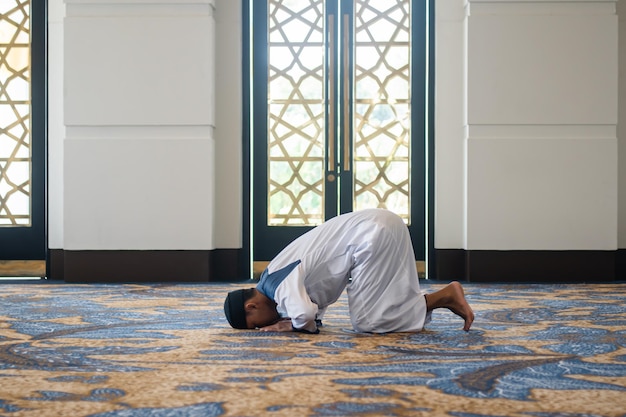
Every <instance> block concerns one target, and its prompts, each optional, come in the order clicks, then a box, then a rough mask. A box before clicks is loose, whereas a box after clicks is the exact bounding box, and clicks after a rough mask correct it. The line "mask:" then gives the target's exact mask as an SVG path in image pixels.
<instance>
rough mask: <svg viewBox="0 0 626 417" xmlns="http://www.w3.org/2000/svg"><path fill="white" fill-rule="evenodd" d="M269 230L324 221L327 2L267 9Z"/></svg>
mask: <svg viewBox="0 0 626 417" xmlns="http://www.w3.org/2000/svg"><path fill="white" fill-rule="evenodd" d="M268 18H269V21H268V29H269V33H268V35H269V37H268V38H269V45H268V58H269V79H268V113H269V114H268V181H269V188H268V190H269V198H268V205H269V207H268V219H267V222H268V224H269V225H315V224H319V223H321V222H322V221H323V219H324V210H323V207H324V203H323V196H324V145H325V143H324V131H325V120H324V114H325V111H324V109H325V94H324V81H325V80H324V77H325V74H324V1H323V0H270V1H269V3H268Z"/></svg>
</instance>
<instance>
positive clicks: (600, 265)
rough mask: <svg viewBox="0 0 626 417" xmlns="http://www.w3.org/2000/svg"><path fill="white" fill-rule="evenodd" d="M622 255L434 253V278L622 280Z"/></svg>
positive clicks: (561, 252) (620, 252)
mask: <svg viewBox="0 0 626 417" xmlns="http://www.w3.org/2000/svg"><path fill="white" fill-rule="evenodd" d="M624 252H625V251H623V250H619V251H580V250H572V251H526V250H515V251H495V250H464V249H435V278H436V279H439V280H464V281H469V282H605V281H615V280H616V279H623V278H624V268H625V266H624V261H625V257H626V255H624ZM620 262H621V264H620ZM620 265H621V267H620ZM620 268H621V269H620ZM620 271H621V272H620ZM620 277H621V278H620Z"/></svg>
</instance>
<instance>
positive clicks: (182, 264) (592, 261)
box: [47, 249, 626, 283]
mask: <svg viewBox="0 0 626 417" xmlns="http://www.w3.org/2000/svg"><path fill="white" fill-rule="evenodd" d="M246 259H247V257H246V256H245V254H244V252H243V250H242V249H215V250H206V251H185V250H181V251H173V250H171V251H168V250H165V251H158V250H154V251H151V250H146V251H135V250H129V251H124V250H118V251H101V250H95V251H68V250H63V249H51V250H49V252H48V261H47V278H48V279H50V280H60V281H66V282H75V283H79V282H80V283H83V282H84V283H87V282H105V283H113V282H241V281H244V280H247V279H250V271H249V270H248V266H247V261H246ZM431 270H433V269H431ZM431 277H432V278H435V279H438V280H444V281H449V280H461V281H470V282H518V283H528V282H605V281H615V280H620V281H626V249H619V250H617V251H489V250H486V251H476V250H469V251H468V250H464V249H435V257H434V276H431Z"/></svg>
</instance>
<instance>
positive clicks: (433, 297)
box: [425, 281, 474, 331]
mask: <svg viewBox="0 0 626 417" xmlns="http://www.w3.org/2000/svg"><path fill="white" fill-rule="evenodd" d="M425 298H426V308H427V310H428V311H432V310H434V309H436V308H447V309H448V310H450V311H452V312H453V313H454V314H456V315H457V316H459V317H461V318H462V319H463V320H465V325H464V326H463V330H465V331H468V330H469V329H470V327H471V326H472V323H473V322H474V312H473V311H472V308H471V307H470V305H469V304H468V303H467V300H466V299H465V293H464V291H463V287H462V286H461V284H460V283H459V282H457V281H453V282H451V283H450V284H448V285H446V286H445V287H444V288H442V289H440V290H439V291H435V292H434V293H432V294H426V296H425Z"/></svg>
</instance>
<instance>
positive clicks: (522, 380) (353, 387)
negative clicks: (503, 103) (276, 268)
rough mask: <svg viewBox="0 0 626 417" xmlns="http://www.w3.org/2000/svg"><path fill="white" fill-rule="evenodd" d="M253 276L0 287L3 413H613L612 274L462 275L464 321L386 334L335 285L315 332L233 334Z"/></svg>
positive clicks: (622, 396) (528, 416) (584, 416)
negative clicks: (353, 317) (353, 320)
mask: <svg viewBox="0 0 626 417" xmlns="http://www.w3.org/2000/svg"><path fill="white" fill-rule="evenodd" d="M591 280H593V277H590V281H591ZM250 286H253V284H252V283H248V284H220V283H207V284H149V285H131V284H129V285H119V284H106V285H105V284H102V285H96V284H90V285H76V284H62V283H61V284H56V285H55V284H2V291H0V323H1V326H0V415H3V416H20V417H31V416H32V417H39V416H102V417H104V416H107V417H122V416H133V417H134V416H173V417H179V416H180V417H189V416H202V417H209V416H320V417H321V416H329V417H330V416H364V415H367V416H407V417H408V416H411V417H413V416H451V417H478V416H481V417H502V416H508V417H538V416H541V417H548V416H551V417H556V416H563V417H600V416H604V417H623V416H624V415H625V414H624V413H625V412H626V307H625V306H624V300H626V284H624V283H614V284H569V285H548V284H538V285H512V284H474V283H470V284H464V287H465V292H466V295H467V298H468V301H469V303H470V304H471V306H472V308H473V309H474V312H475V313H476V319H475V321H474V324H473V326H472V329H471V330H470V331H469V332H464V331H463V330H462V329H461V320H460V319H459V318H458V317H457V316H455V315H454V314H452V313H451V312H449V311H447V310H436V311H435V312H434V313H433V317H432V322H431V323H429V324H428V325H427V326H426V329H425V330H423V331H422V332H419V333H395V334H386V335H374V334H357V333H354V332H353V331H352V330H351V325H350V318H349V316H348V303H347V297H346V296H345V293H344V294H343V295H342V296H341V297H340V299H339V300H338V302H337V303H336V304H333V305H332V306H330V308H329V309H328V311H327V313H326V315H325V320H324V325H323V327H322V328H321V332H320V334H317V335H309V334H302V333H265V332H260V331H256V330H250V331H247V330H235V329H232V328H230V326H229V325H228V324H227V322H226V319H225V318H224V314H223V303H224V296H225V295H226V293H227V292H228V291H231V290H233V289H236V288H245V287H250ZM421 286H422V287H423V289H424V290H426V291H427V292H433V291H435V290H437V289H439V288H441V286H442V284H440V283H433V282H432V281H422V282H421Z"/></svg>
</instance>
